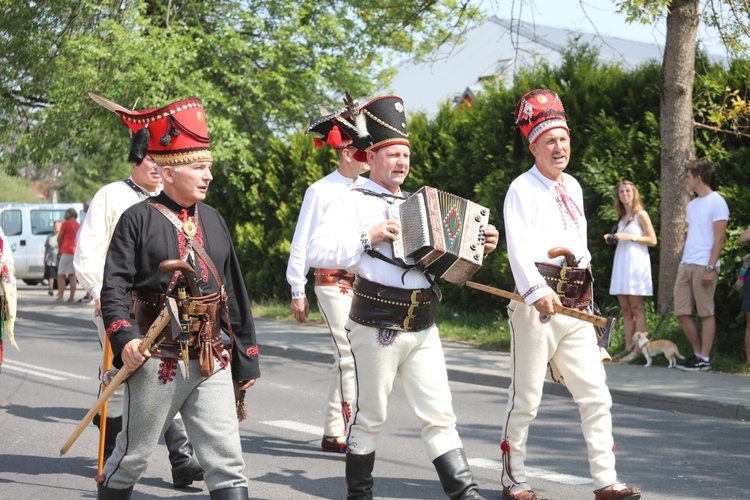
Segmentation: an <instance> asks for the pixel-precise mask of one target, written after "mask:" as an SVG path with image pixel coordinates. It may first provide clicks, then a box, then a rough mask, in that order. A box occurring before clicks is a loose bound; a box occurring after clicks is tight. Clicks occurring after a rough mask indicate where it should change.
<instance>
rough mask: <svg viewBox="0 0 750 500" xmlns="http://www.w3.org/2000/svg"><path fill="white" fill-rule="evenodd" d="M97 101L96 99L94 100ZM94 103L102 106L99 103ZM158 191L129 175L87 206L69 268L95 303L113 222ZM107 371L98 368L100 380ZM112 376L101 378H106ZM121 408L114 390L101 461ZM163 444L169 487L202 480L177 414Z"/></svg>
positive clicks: (119, 391) (110, 445)
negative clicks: (145, 186)
mask: <svg viewBox="0 0 750 500" xmlns="http://www.w3.org/2000/svg"><path fill="white" fill-rule="evenodd" d="M97 97H98V96H97ZM95 101H96V102H98V103H100V104H103V102H102V101H103V99H102V98H99V100H96V99H95ZM105 104H108V105H107V106H105V107H107V109H109V110H110V111H116V109H117V108H118V106H117V105H115V104H114V103H110V102H109V101H106V103H105ZM160 191H161V188H160V187H159V188H157V190H156V191H154V192H148V191H147V190H146V188H144V187H142V186H139V185H138V184H137V183H136V182H135V181H134V180H133V176H132V175H131V176H130V177H128V178H127V179H123V180H121V181H117V182H112V183H110V184H107V185H106V186H104V187H102V188H101V189H99V191H97V192H96V194H95V195H94V198H93V199H92V200H91V203H90V204H89V209H88V212H86V218H85V219H84V220H83V222H82V223H81V229H80V233H79V236H78V245H77V246H76V251H75V256H74V258H73V264H74V266H75V269H76V277H77V278H78V283H80V284H81V286H83V288H84V289H85V290H86V292H87V293H88V294H89V295H90V296H91V298H92V300H94V301H96V300H98V299H99V298H100V296H101V289H102V279H103V274H104V261H105V259H106V256H107V248H108V247H109V242H110V240H111V239H112V233H114V231H115V226H116V225H117V221H118V220H120V216H121V215H122V213H123V212H124V211H125V210H126V209H127V208H129V207H131V206H133V205H135V204H136V203H139V202H141V201H143V200H146V199H148V198H150V197H151V196H155V195H157V194H158V193H159V192H160ZM91 321H92V322H93V323H94V325H96V329H97V331H98V333H99V343H100V345H101V346H102V349H104V346H105V342H106V334H105V328H104V323H103V322H102V318H101V317H100V316H99V314H98V312H97V311H96V308H94V309H93V310H92V317H91ZM106 371H107V369H106V368H105V367H104V366H102V367H101V369H100V376H101V375H102V374H104V373H105V372H106ZM110 375H112V373H111V372H110V373H109V374H107V375H105V377H106V376H110ZM122 404H123V388H122V387H118V388H117V390H115V392H114V393H113V394H112V396H110V398H109V400H108V404H107V425H106V433H105V443H104V460H105V461H106V460H107V459H108V458H109V456H110V455H111V454H112V450H114V447H115V441H116V439H117V434H118V433H119V431H120V430H121V429H122ZM100 419H101V415H97V416H96V417H94V423H95V425H97V426H99V421H100ZM164 440H165V442H166V445H167V449H169V461H170V464H171V465H172V483H173V485H174V486H175V487H186V486H189V485H190V484H192V483H193V481H201V480H203V469H202V468H201V467H200V465H199V464H198V463H197V462H196V461H195V459H193V451H192V446H191V444H190V441H189V440H188V437H187V433H186V432H185V424H184V423H183V422H182V419H181V417H180V415H179V413H178V414H177V417H176V418H175V419H174V421H173V422H172V424H171V425H170V426H169V428H168V429H167V431H166V432H165V433H164Z"/></svg>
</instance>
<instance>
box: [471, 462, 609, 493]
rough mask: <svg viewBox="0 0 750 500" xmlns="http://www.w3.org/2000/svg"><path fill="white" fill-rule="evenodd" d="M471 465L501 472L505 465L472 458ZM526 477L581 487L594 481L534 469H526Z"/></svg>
mask: <svg viewBox="0 0 750 500" xmlns="http://www.w3.org/2000/svg"><path fill="white" fill-rule="evenodd" d="M469 465H471V466H472V467H479V468H481V469H489V470H496V471H501V470H503V465H502V463H501V462H499V461H497V460H488V459H486V458H471V459H469ZM526 476H527V477H535V478H538V479H544V480H545V481H551V482H553V483H560V484H566V485H568V486H579V485H582V484H591V483H593V482H594V481H593V480H592V479H591V478H587V477H578V476H571V475H570V474H560V473H559V472H552V471H548V470H543V469H534V468H531V467H526Z"/></svg>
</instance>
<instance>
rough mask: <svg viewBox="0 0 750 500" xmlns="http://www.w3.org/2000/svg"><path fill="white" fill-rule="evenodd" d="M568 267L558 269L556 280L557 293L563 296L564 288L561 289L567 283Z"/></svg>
mask: <svg viewBox="0 0 750 500" xmlns="http://www.w3.org/2000/svg"><path fill="white" fill-rule="evenodd" d="M567 274H568V268H567V267H563V268H561V269H560V281H558V282H557V294H558V295H561V296H564V295H565V290H563V287H564V286H565V285H567V284H568V276H567Z"/></svg>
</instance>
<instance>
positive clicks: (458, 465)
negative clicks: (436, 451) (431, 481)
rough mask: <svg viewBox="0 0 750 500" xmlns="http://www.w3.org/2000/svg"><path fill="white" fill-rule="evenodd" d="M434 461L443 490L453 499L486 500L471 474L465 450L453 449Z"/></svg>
mask: <svg viewBox="0 0 750 500" xmlns="http://www.w3.org/2000/svg"><path fill="white" fill-rule="evenodd" d="M432 463H433V464H434V465H435V470H436V471H437V473H438V477H439V478H440V484H442V485H443V491H445V494H446V495H448V496H449V497H450V499H451V500H480V499H481V500H484V497H482V496H481V495H480V494H479V487H478V486H477V483H475V482H474V478H473V476H472V475H471V469H469V462H467V461H466V454H464V450H462V449H461V448H456V449H455V450H451V451H449V452H448V453H444V454H442V455H440V456H439V457H437V458H436V459H435V460H433V461H432Z"/></svg>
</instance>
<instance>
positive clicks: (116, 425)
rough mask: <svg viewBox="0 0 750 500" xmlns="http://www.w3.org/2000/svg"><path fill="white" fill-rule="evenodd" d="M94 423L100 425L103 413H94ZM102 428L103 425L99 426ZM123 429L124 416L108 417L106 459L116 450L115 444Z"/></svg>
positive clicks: (105, 440) (105, 435) (105, 439)
mask: <svg viewBox="0 0 750 500" xmlns="http://www.w3.org/2000/svg"><path fill="white" fill-rule="evenodd" d="M93 422H94V425H96V426H97V427H99V424H100V423H101V415H99V414H98V413H97V414H96V415H94V420H93ZM99 428H100V429H101V427H99ZM121 430H122V416H119V417H114V418H109V417H108V418H107V428H106V429H105V430H104V461H105V462H106V461H107V460H108V459H109V456H110V455H111V454H112V452H113V451H115V445H116V444H117V435H118V434H119V433H120V431H121Z"/></svg>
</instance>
